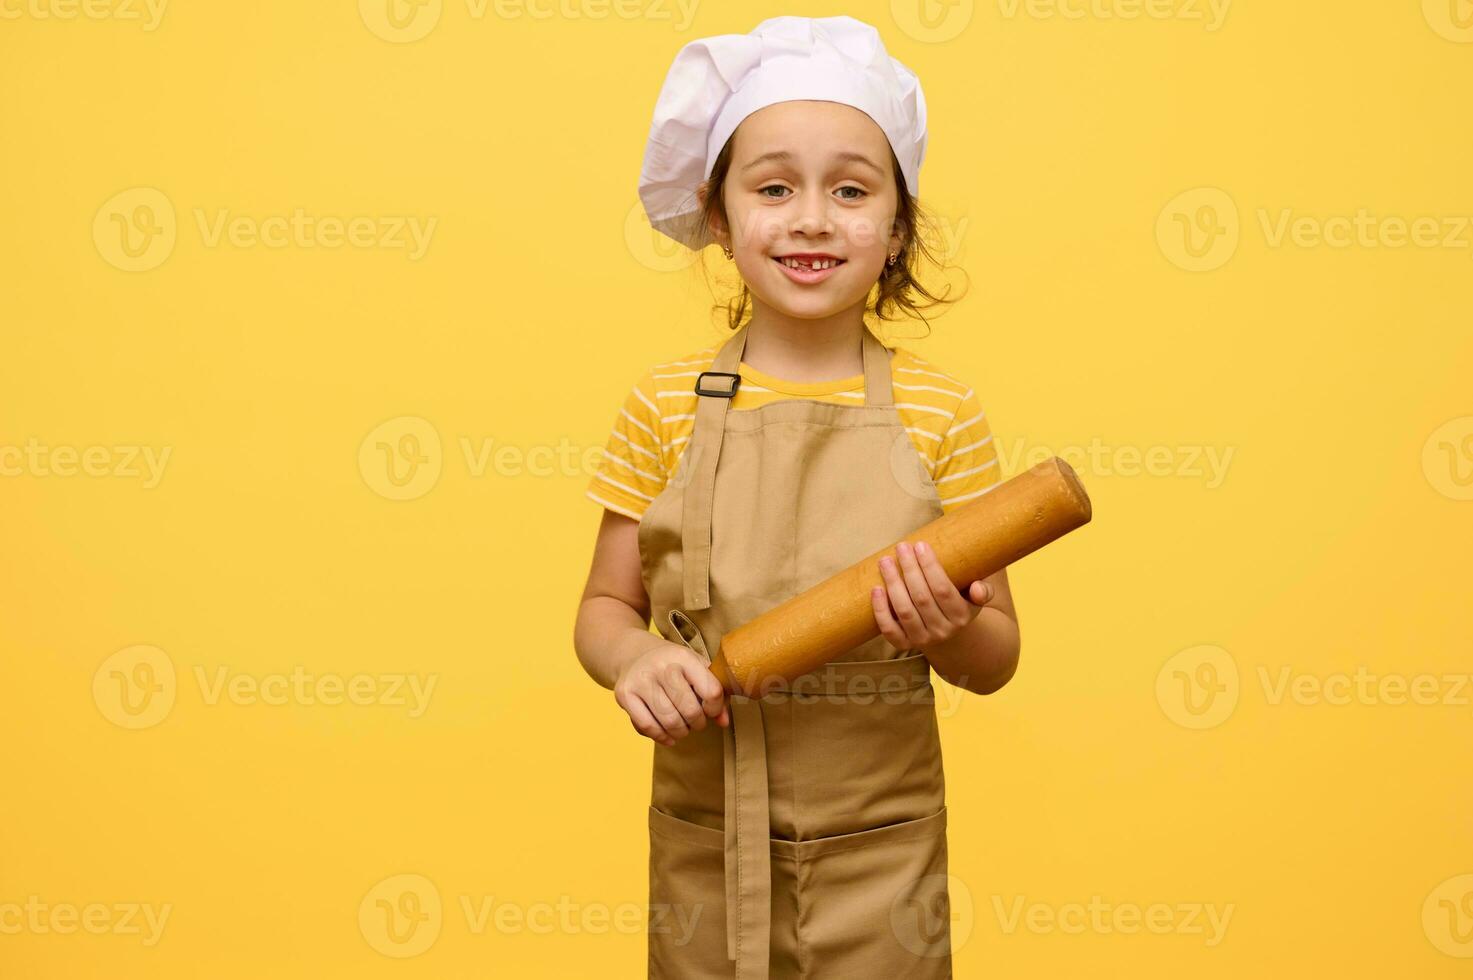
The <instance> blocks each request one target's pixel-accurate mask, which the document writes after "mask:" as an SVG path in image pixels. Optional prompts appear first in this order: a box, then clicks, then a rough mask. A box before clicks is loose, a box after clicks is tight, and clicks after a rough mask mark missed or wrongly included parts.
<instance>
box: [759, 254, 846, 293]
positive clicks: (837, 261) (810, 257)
mask: <svg viewBox="0 0 1473 980" xmlns="http://www.w3.org/2000/svg"><path fill="white" fill-rule="evenodd" d="M772 261H773V262H774V263H776V264H777V267H778V268H779V269H781V270H783V275H785V276H787V277H788V279H789V280H790V281H791V282H795V283H797V284H798V285H800V286H811V285H813V284H814V283H820V282H823V281H824V280H825V279H827V278H829V277H830V276H832V275H834V273H835V272H836V271H838V269H839V268H840V267H841V266H842V265H844V263H845V260H844V259H841V258H838V257H837V256H833V255H828V254H826V253H812V252H804V253H795V254H792V255H774V256H773V257H772Z"/></svg>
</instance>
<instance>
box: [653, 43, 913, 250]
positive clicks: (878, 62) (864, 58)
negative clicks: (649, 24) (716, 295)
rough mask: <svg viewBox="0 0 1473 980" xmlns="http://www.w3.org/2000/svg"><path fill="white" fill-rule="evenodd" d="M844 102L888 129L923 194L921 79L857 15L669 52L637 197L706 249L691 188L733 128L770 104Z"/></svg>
mask: <svg viewBox="0 0 1473 980" xmlns="http://www.w3.org/2000/svg"><path fill="white" fill-rule="evenodd" d="M798 99H812V100H817V101H823V102H840V103H843V104H844V105H851V106H854V107H855V108H856V109H859V110H861V111H863V112H864V113H866V114H867V115H868V116H869V117H870V118H871V119H873V120H874V121H875V122H876V124H878V125H879V127H880V129H882V130H884V132H885V136H886V138H887V139H888V140H889V141H890V148H891V149H893V150H894V151H895V159H896V160H897V161H899V163H900V169H901V172H902V173H903V174H904V176H905V186H906V187H907V188H909V190H910V192H911V193H912V194H917V193H919V190H918V188H919V174H920V169H921V161H922V160H923V159H924V158H925V155H926V99H925V96H924V95H923V94H922V92H921V82H920V79H919V78H917V77H916V75H915V73H914V72H912V71H911V70H910V69H909V68H907V67H905V65H903V64H901V63H900V62H899V61H897V60H896V59H894V58H892V57H890V55H889V54H888V53H887V52H886V51H885V45H884V44H883V42H881V40H880V34H879V32H878V31H876V30H875V29H874V28H873V27H871V26H870V25H869V24H866V23H864V22H863V21H859V20H855V19H854V18H853V17H771V18H768V19H767V20H764V21H763V22H762V23H760V24H758V25H757V26H756V27H755V28H753V30H752V33H750V34H719V35H716V36H714V37H705V38H699V39H697V40H694V41H691V42H689V43H688V44H686V45H685V46H684V47H683V48H681V49H680V51H679V52H678V53H677V54H676V55H675V61H674V63H673V64H672V65H671V66H670V71H669V73H668V74H667V75H666V76H665V84H664V86H663V87H662V88H661V89H660V97H659V99H658V100H656V102H655V118H654V121H653V122H652V123H651V124H650V135H649V141H648V142H647V143H646V144H645V151H644V164H643V166H642V167H641V169H640V173H639V197H640V200H641V201H643V202H644V209H645V213H646V214H647V215H648V216H649V220H650V224H651V225H652V226H653V227H654V228H655V229H656V230H658V231H660V232H662V233H664V234H665V235H668V236H669V237H671V238H673V239H675V240H676V241H678V242H681V243H683V244H685V245H688V246H690V247H691V248H693V249H697V250H699V249H701V248H703V247H705V246H706V245H709V244H710V243H711V238H710V236H709V235H708V234H707V232H706V229H705V227H704V222H703V221H702V219H701V215H700V202H699V200H698V199H697V197H696V185H698V184H699V183H700V182H701V181H703V180H705V179H706V178H708V177H710V176H711V168H712V166H713V165H714V164H715V162H716V156H717V154H719V153H720V152H721V148H722V147H723V146H725V145H726V140H727V138H728V137H730V136H731V134H732V133H733V132H734V131H735V130H736V128H737V124H738V123H740V122H741V121H742V120H743V119H745V118H746V117H747V116H749V115H751V114H752V113H753V112H756V111H757V110H758V109H761V108H763V107H764V106H769V105H772V104H773V103H775V102H788V101H793V100H798Z"/></svg>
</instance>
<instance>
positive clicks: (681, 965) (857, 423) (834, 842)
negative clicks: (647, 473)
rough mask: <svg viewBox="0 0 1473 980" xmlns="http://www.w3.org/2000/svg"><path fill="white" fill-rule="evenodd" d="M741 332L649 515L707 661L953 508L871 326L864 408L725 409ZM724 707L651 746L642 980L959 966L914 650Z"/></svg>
mask: <svg viewBox="0 0 1473 980" xmlns="http://www.w3.org/2000/svg"><path fill="white" fill-rule="evenodd" d="M747 331H748V327H745V326H744V327H742V328H741V329H740V330H738V331H737V333H735V334H734V335H732V337H731V338H730V339H729V340H728V341H727V342H726V343H725V344H724V345H723V346H722V348H721V350H720V351H719V352H718V353H717V355H716V358H715V360H714V362H713V363H712V365H711V369H710V372H707V373H703V374H702V375H701V377H699V378H697V379H696V390H697V392H698V393H699V394H700V396H701V397H698V398H697V399H696V409H695V415H696V419H695V429H694V432H693V434H692V436H691V439H690V444H689V445H688V446H687V447H686V449H685V450H684V454H683V455H682V457H681V460H680V463H679V467H678V469H677V472H676V473H675V474H674V475H673V476H672V477H671V480H670V482H669V484H668V485H667V486H666V487H665V489H664V490H663V491H662V492H661V493H660V494H659V495H658V496H657V497H656V498H655V499H654V501H653V502H652V503H651V504H650V505H649V507H648V508H647V509H646V510H645V512H644V515H643V517H642V519H641V521H640V525H639V551H640V561H641V565H642V568H643V575H644V585H645V589H646V590H647V592H648V595H649V598H650V604H651V610H652V614H653V617H654V622H655V623H656V624H657V627H658V628H659V630H660V631H661V634H662V635H663V636H664V637H665V638H666V639H668V640H670V641H672V642H676V643H685V644H686V645H687V646H689V647H690V648H691V649H693V650H695V651H696V653H697V654H698V655H700V656H702V657H703V658H705V659H707V660H709V658H710V656H719V651H720V643H721V637H722V636H723V635H724V634H725V633H727V632H728V631H730V630H732V629H734V628H735V627H737V626H739V625H741V624H742V623H744V622H746V621H748V620H750V619H752V618H753V617H755V616H757V615H758V614H760V613H762V612H764V611H766V610H767V609H770V608H771V607H773V606H775V605H777V604H778V603H779V602H782V601H783V600H785V599H787V598H789V597H791V596H793V595H795V594H797V593H799V592H801V591H803V590H804V589H807V588H808V587H809V586H811V585H814V584H816V583H817V582H819V581H821V580H823V579H825V578H827V577H828V576H830V575H833V574H834V573H836V572H839V571H841V570H843V569H844V568H847V567H848V566H849V565H852V564H853V563H854V562H856V561H858V560H859V559H861V558H863V557H865V556H867V555H869V554H872V553H873V552H875V551H877V550H879V549H880V548H884V547H886V546H887V545H890V544H893V543H894V542H895V541H898V540H899V539H900V538H903V537H904V536H905V535H907V534H909V533H910V532H912V531H914V530H915V529H916V528H918V527H920V526H921V525H923V524H926V523H927V522H929V521H931V520H934V519H935V518H937V517H939V516H941V513H942V510H941V503H940V499H939V497H938V496H937V493H936V487H935V484H934V483H932V482H931V479H930V477H929V476H928V475H926V473H925V471H924V470H923V469H922V467H921V464H920V460H919V457H918V455H917V453H916V451H915V447H914V445H913V443H912V442H911V439H910V436H909V434H908V433H907V432H906V431H905V426H904V423H903V422H902V421H901V418H900V416H899V414H898V413H897V412H896V409H895V407H894V396H893V391H892V388H891V384H890V378H891V374H890V370H891V369H890V356H891V355H890V353H889V352H888V351H887V350H886V349H885V347H884V346H883V345H882V344H881V343H880V341H879V340H878V339H877V338H876V337H875V336H874V334H872V333H871V332H870V331H869V330H868V329H867V328H866V329H865V330H864V332H863V333H864V377H865V401H864V404H863V405H862V406H860V405H836V404H828V403H825V402H818V401H813V400H801V399H800V400H787V401H777V402H773V403H770V404H767V405H764V406H762V407H760V408H756V409H751V410H743V411H728V410H727V409H728V405H729V397H730V395H731V394H732V393H734V391H735V385H736V384H737V383H738V379H737V378H736V377H723V375H724V374H730V375H735V373H736V371H737V367H738V365H739V364H740V363H741V356H742V351H743V349H744V347H745V344H746V337H747ZM718 460H719V464H720V465H719V466H718ZM730 709H731V720H732V725H731V727H730V728H721V727H720V726H717V725H716V724H715V723H714V722H711V723H709V724H708V725H707V727H706V728H705V729H704V730H703V731H698V732H692V733H691V734H689V735H687V736H686V737H684V738H682V739H679V740H677V742H676V743H675V745H674V746H671V747H665V746H660V745H656V746H655V748H654V779H653V788H652V793H651V801H650V811H649V831H650V863H649V887H650V897H649V901H650V918H649V922H648V927H649V976H650V977H651V978H661V980H704V978H710V977H737V978H739V980H752V978H760V977H768V976H769V975H770V976H771V977H774V978H779V977H780V978H788V977H839V978H865V977H886V978H889V977H902V976H903V977H909V978H929V977H950V976H951V943H950V909H949V901H948V899H949V896H948V892H947V888H946V809H945V806H944V795H945V793H944V784H943V780H942V768H941V745H940V741H939V739H938V737H937V728H936V713H935V692H934V690H933V688H932V686H931V679H930V666H929V664H928V663H927V662H926V659H925V657H924V655H923V654H921V653H920V652H919V651H914V650H908V651H898V650H896V649H895V647H893V646H891V645H890V644H889V643H888V642H887V641H886V640H885V639H884V638H883V637H878V636H877V637H875V638H874V639H873V640H871V641H870V642H868V643H865V644H863V645H861V646H859V647H856V648H855V649H854V650H853V651H851V654H850V656H848V657H846V658H844V659H843V660H842V661H839V662H835V663H831V664H828V665H827V666H826V667H824V668H822V669H820V670H817V671H814V672H812V673H810V674H806V675H804V676H803V677H802V678H799V679H798V680H797V681H795V682H793V684H792V685H790V686H788V687H787V688H785V689H783V690H779V691H774V692H772V693H770V694H767V695H764V696H763V697H761V698H756V699H754V698H749V697H745V696H742V695H733V696H732V697H731V700H730ZM769 970H770V973H769Z"/></svg>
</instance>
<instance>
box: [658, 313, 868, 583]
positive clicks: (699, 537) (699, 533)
mask: <svg viewBox="0 0 1473 980" xmlns="http://www.w3.org/2000/svg"><path fill="white" fill-rule="evenodd" d="M751 325H752V324H751V321H748V322H747V323H746V324H744V325H743V326H742V327H741V328H740V329H739V330H737V332H736V333H734V334H732V336H731V337H730V339H728V340H727V341H726V343H725V344H723V345H722V346H721V349H720V350H719V351H717V352H716V357H715V358H714V359H713V360H712V362H711V369H710V372H709V373H712V374H718V376H717V377H715V378H713V379H710V380H707V379H706V378H705V375H706V374H707V373H708V372H705V371H703V372H701V375H699V376H697V378H696V385H695V389H696V396H697V397H696V411H695V415H696V421H695V426H694V428H693V429H692V431H691V437H690V443H689V445H687V446H686V451H685V458H684V459H683V460H682V463H681V473H680V474H679V475H678V477H677V478H680V479H685V480H687V481H688V482H687V484H686V486H685V493H684V503H683V506H682V510H681V528H680V548H681V563H680V564H681V574H682V576H683V578H684V582H683V585H684V596H683V598H684V600H685V602H684V604H683V605H684V608H685V609H687V610H698V609H709V608H710V607H711V510H712V506H713V503H714V500H715V496H716V463H717V461H718V460H719V459H720V457H721V437H722V436H723V435H724V434H725V432H726V411H727V408H728V407H729V405H730V403H731V399H732V397H733V396H735V395H736V391H737V385H738V384H739V383H740V382H739V380H738V378H735V377H732V378H725V377H721V376H720V374H738V373H739V372H738V368H739V367H740V366H741V363H742V352H743V351H744V350H745V349H746V346H747V331H748V330H749V329H750V328H751ZM863 333H864V403H865V405H866V406H870V405H883V406H890V405H893V404H894V403H895V392H894V388H893V387H892V386H891V383H890V378H891V375H890V355H889V353H888V352H887V351H886V349H885V346H884V345H883V344H882V343H880V340H879V338H878V337H876V336H875V335H874V333H873V332H872V331H871V330H870V329H869V327H867V326H866V327H865V328H864V330H863Z"/></svg>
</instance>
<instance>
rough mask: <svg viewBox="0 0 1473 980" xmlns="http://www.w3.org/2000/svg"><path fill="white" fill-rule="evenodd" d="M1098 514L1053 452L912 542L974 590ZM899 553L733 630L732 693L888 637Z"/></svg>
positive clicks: (729, 647) (780, 680)
mask: <svg viewBox="0 0 1473 980" xmlns="http://www.w3.org/2000/svg"><path fill="white" fill-rule="evenodd" d="M1090 513H1091V511H1090V503H1089V495H1088V494H1087V493H1085V491H1084V484H1082V483H1080V482H1079V477H1078V476H1077V475H1076V474H1075V472H1074V468H1073V467H1071V466H1070V465H1069V464H1068V463H1066V462H1064V461H1063V460H1062V459H1060V458H1059V457H1057V456H1054V457H1051V458H1049V459H1046V460H1044V461H1043V462H1042V463H1039V464H1038V465H1037V466H1034V467H1032V468H1031V469H1029V470H1027V471H1025V472H1023V473H1019V474H1018V475H1017V476H1015V477H1013V478H1012V479H1010V480H1007V481H1005V482H1003V483H1002V484H1001V485H999V486H998V487H996V488H994V489H992V490H989V491H988V492H987V493H984V494H983V495H982V496H980V497H978V498H977V499H976V500H973V501H971V502H970V503H967V504H964V505H963V506H961V507H958V508H957V509H956V510H954V511H952V512H951V513H949V514H944V515H942V516H941V517H938V518H936V520H934V521H932V522H931V523H929V524H927V525H925V526H924V527H922V528H919V529H918V530H916V531H915V532H914V533H912V534H910V535H909V536H907V537H906V538H904V539H903V540H905V541H908V542H912V543H914V542H915V541H918V540H924V541H925V542H926V543H927V544H928V545H930V546H931V548H932V550H933V551H935V553H936V558H937V560H938V561H940V562H941V567H942V568H944V569H946V574H947V577H948V578H950V579H951V582H952V584H953V585H955V586H956V587H957V588H958V589H963V590H965V589H966V587H967V586H968V585H970V584H971V583H972V582H975V581H977V580H978V579H983V578H986V577H987V576H989V575H992V574H994V573H996V572H998V571H999V570H1001V569H1003V568H1006V567H1007V566H1008V565H1011V564H1012V563H1013V562H1015V561H1017V560H1018V559H1019V558H1022V557H1023V556H1024V555H1027V554H1031V553H1032V552H1034V551H1037V550H1038V549H1039V548H1042V547H1043V546H1044V545H1046V544H1048V543H1049V542H1050V541H1053V540H1055V539H1056V538H1059V537H1062V536H1063V535H1065V534H1067V533H1068V532H1070V531H1072V530H1074V529H1075V528H1077V527H1080V526H1082V525H1084V524H1087V523H1089V519H1090ZM896 543H897V544H898V543H899V542H896ZM894 554H895V546H894V545H891V546H890V547H888V548H884V549H882V550H880V551H876V552H875V553H874V554H872V555H870V556H869V557H867V558H863V559H861V560H860V561H858V562H856V563H855V564H853V565H851V566H850V567H849V568H847V569H845V570H844V571H842V572H840V573H838V574H837V575H834V576H832V577H830V578H828V579H825V580H824V581H822V582H820V583H818V584H817V585H815V586H813V588H811V589H808V590H807V591H806V592H802V593H799V594H798V595H796V596H794V597H793V598H791V599H789V600H787V601H786V602H784V603H782V604H781V605H778V606H774V607H773V608H772V609H769V610H768V611H767V612H765V613H763V614H762V615H760V616H758V617H757V618H756V619H753V620H751V621H749V622H747V623H744V624H742V625H741V626H739V627H737V628H736V629H734V630H732V631H731V632H729V633H727V634H726V635H725V636H724V637H722V638H721V640H720V643H719V644H718V645H717V650H716V653H715V656H714V657H713V658H712V663H711V670H712V672H713V673H715V675H716V677H717V679H718V680H720V681H721V683H722V686H723V687H725V688H726V690H727V691H728V692H729V693H733V694H736V693H740V694H746V695H748V696H749V697H757V696H759V694H760V693H761V689H765V690H772V689H773V688H774V687H781V686H783V685H786V684H787V683H790V682H791V681H792V680H793V679H794V678H797V677H799V676H801V675H803V674H806V673H808V672H809V671H811V670H815V669H817V668H819V667H822V666H823V665H824V664H826V663H828V662H829V661H830V660H834V659H836V658H837V657H839V656H840V655H842V654H844V653H845V652H846V651H849V650H853V649H854V648H855V647H857V646H859V645H860V644H861V643H866V642H868V641H869V640H872V639H873V638H875V637H876V636H879V635H880V628H879V624H877V623H876V622H875V611H874V606H873V605H872V603H871V599H870V589H872V588H873V587H874V586H876V585H880V586H883V585H884V579H883V578H882V577H881V576H880V564H879V562H880V558H881V557H882V556H884V555H892V556H893V555H894ZM897 561H898V558H897Z"/></svg>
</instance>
